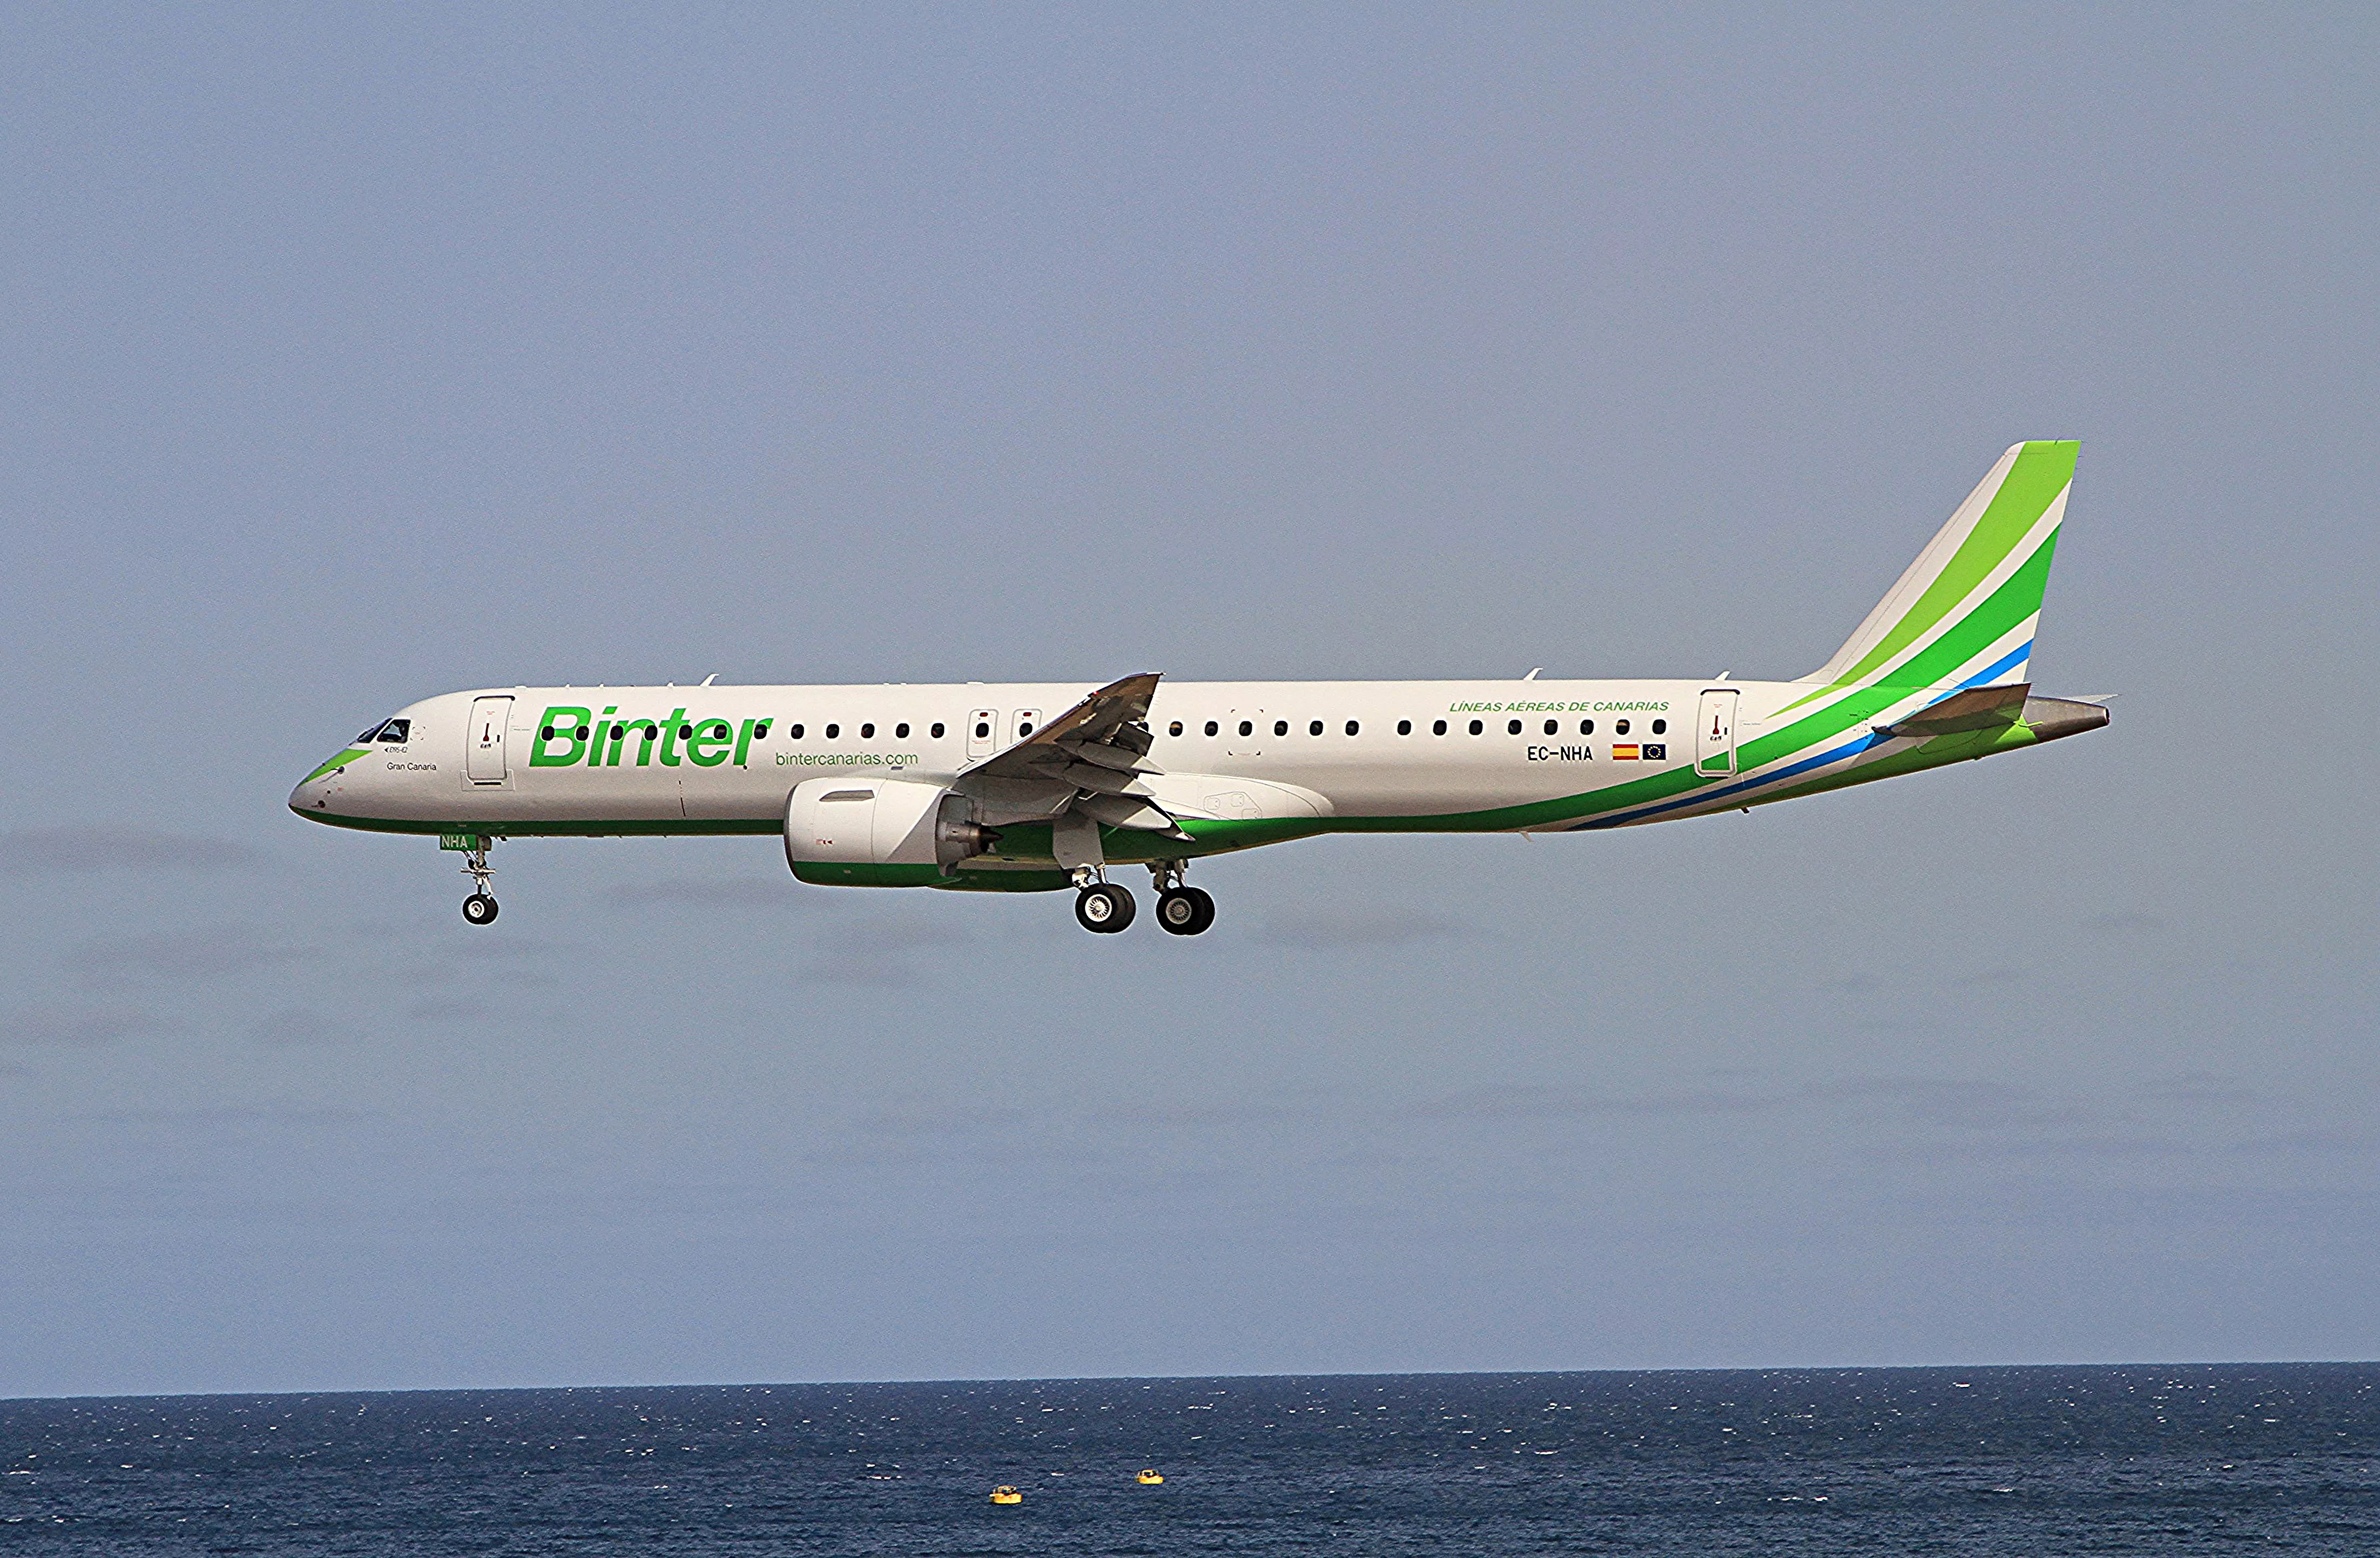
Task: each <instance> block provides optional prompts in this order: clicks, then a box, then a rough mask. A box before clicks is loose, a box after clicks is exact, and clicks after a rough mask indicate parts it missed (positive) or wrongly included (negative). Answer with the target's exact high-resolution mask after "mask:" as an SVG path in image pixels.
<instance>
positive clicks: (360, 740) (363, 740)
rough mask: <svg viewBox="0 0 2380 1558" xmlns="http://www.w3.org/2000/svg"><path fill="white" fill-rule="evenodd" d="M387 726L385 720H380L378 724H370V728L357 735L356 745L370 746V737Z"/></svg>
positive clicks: (376, 734)
mask: <svg viewBox="0 0 2380 1558" xmlns="http://www.w3.org/2000/svg"><path fill="white" fill-rule="evenodd" d="M387 728H388V722H387V721H386V720H383V721H381V722H380V724H376V725H374V726H372V727H371V728H370V730H367V731H365V732H364V733H363V734H362V735H361V736H357V737H356V745H357V746H358V747H369V746H370V745H371V740H372V737H373V736H378V735H379V734H380V733H381V732H382V731H383V730H386V729H387Z"/></svg>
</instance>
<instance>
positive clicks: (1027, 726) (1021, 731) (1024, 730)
mask: <svg viewBox="0 0 2380 1558" xmlns="http://www.w3.org/2000/svg"><path fill="white" fill-rule="evenodd" d="M1016 734H1017V735H1018V736H1030V735H1032V734H1033V722H1032V721H1031V720H1026V721H1025V722H1024V723H1023V724H1019V725H1018V726H1017V727H1016Z"/></svg>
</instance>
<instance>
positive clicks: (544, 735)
mask: <svg viewBox="0 0 2380 1558" xmlns="http://www.w3.org/2000/svg"><path fill="white" fill-rule="evenodd" d="M537 738H538V739H539V740H540V741H551V740H553V726H552V725H550V724H548V725H540V726H539V727H538V731H537Z"/></svg>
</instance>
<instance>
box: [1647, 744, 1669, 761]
mask: <svg viewBox="0 0 2380 1558" xmlns="http://www.w3.org/2000/svg"><path fill="white" fill-rule="evenodd" d="M1645 761H1646V762H1667V761H1670V744H1669V743H1668V742H1666V741H1647V742H1645Z"/></svg>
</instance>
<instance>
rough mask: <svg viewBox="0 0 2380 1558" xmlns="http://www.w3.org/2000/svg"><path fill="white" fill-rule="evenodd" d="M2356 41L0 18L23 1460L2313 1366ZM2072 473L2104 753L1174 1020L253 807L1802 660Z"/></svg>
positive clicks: (2362, 1324)
mask: <svg viewBox="0 0 2380 1558" xmlns="http://www.w3.org/2000/svg"><path fill="white" fill-rule="evenodd" d="M2375 60H2380V26H2375V23H2374V19H2373V17H2372V15H2371V13H2369V12H2368V11H2365V10H2362V9H2358V8H2349V7H2337V8H2325V7H2301V8H2295V9H2286V10H2280V11H2272V10H2259V11H2249V10H2244V9H2232V8H2222V7H2188V6H2139V7H2126V6H2090V7H2079V8H2071V9H2058V8H2038V9H2034V8H2019V9H2016V10H2010V9H2009V8H2006V7H1991V8H1982V7H1976V8H1970V9H1966V10H1958V11H1950V12H1948V13H1944V12H1940V11H1927V12H1924V13H1919V12H1913V11H1908V10H1904V9H1901V8H1897V7H1836V6H1775V7H1760V6H1729V7H1713V8H1689V9H1673V10H1668V11H1662V12H1658V13H1655V12H1649V11H1648V12H1639V11H1636V10H1633V9H1611V10H1595V9H1588V8H1584V7H1567V6H1562V7H1509V8H1495V7H1475V6H1466V7H1460V8H1445V9H1436V8H1418V7H1390V8H1366V9H1306V10H1298V11H1291V12H1283V11H1280V10H1277V9H1271V8H1263V7H1230V6H1225V7H1211V8H1205V9H1201V10H1198V11H1196V12H1182V13H1164V14H1157V13H1153V12H1149V11H1147V10H1144V9H1139V8H1130V7H1057V8H1050V7H1042V8H1033V9H1024V8H999V9H967V8H954V9H906V8H896V7H890V6H872V7H867V8H864V9H853V10H833V11H822V10H807V11H805V10H795V9H793V8H781V7H712V8H702V9H676V10H670V11H665V12H663V11H650V10H646V9H642V8H603V7H594V6H560V7H553V8H524V7H490V6H452V7H439V6H412V7H403V8H397V7H384V8H371V9H364V8H341V9H328V10H326V9H322V8H317V7H297V6H293V7H286V8H257V7H205V8H146V9H140V10H128V9H111V8H106V7H63V6H51V7H32V6H27V7H19V8H18V9H15V10H12V11H11V12H9V13H8V15H7V16H6V18H0V642H5V663H6V665H7V666H8V668H9V670H10V672H11V678H12V681H13V683H14V685H15V686H16V687H17V688H18V689H19V690H20V691H21V692H23V693H24V694H25V695H26V697H27V700H28V708H27V712H26V713H25V714H24V715H22V716H20V717H19V718H18V719H15V720H12V721H8V722H6V726H5V728H0V760H5V761H6V773H7V774H8V776H9V781H8V784H7V785H6V791H5V794H0V904H5V906H6V928H7V932H8V933H7V935H6V937H5V939H4V940H0V970H5V976H6V981H7V982H6V990H7V993H8V1000H7V1002H6V1005H5V1009H0V1176H5V1177H0V1184H5V1186H6V1191H7V1193H6V1195H5V1196H0V1243H5V1245H6V1248H8V1249H9V1250H10V1251H11V1254H10V1256H9V1258H8V1259H7V1260H6V1262H5V1263H0V1328H5V1333H6V1334H7V1335H8V1336H9V1338H10V1345H9V1346H8V1347H7V1348H6V1349H5V1350H4V1351H0V1394H55V1393H84V1392H130V1391H164V1390H251V1389H254V1390H262V1389H300V1388H317V1387H351V1388H371V1387H382V1386H414V1385H468V1384H515V1383H521V1384H527V1383H563V1382H628V1381H684V1382H694V1381H745V1380H808V1379H833V1378H889V1377H948V1376H972V1375H988V1374H1003V1375H1008V1374H1033V1375H1050V1374H1082V1373H1148V1372H1227V1371H1271V1370H1327V1369H1474V1368H1477V1369H1526V1368H1593V1367H1627V1366H1636V1365H1665V1366H1671V1365H1704V1364H1711V1365H1719V1364H1725V1365H1743V1364H1826V1363H1901V1362H1929V1361H1946V1362H1948V1361H1991V1360H2017V1361H2034V1360H2058V1359H2102V1360H2115V1359H2142V1358H2251V1357H2372V1356H2374V1340H2373V1336H2374V1326H2375V1323H2380V1300H2375V1298H2374V1294H2375V1293H2380V1281H2375V1278H2380V1258H2375V1255H2374V1251H2375V1250H2380V1205H2375V1200H2374V1191H2373V1188H2372V1187H2373V1184H2374V1168H2375V1166H2380V1164H2375V1158H2380V1131H2375V1128H2374V1125H2373V1112H2372V1108H2371V1101H2372V1098H2373V1095H2374V1084H2375V1082H2380V1062H2375V1060H2374V1045H2373V1043H2372V1037H2373V1026H2374V1025H2373V1022H2372V1019H2371V1016H2370V1006H2371V992H2372V990H2373V988H2374V955H2373V947H2374V930H2375V927H2374V906H2373V895H2372V893H2371V887H2370V881H2371V873H2372V866H2373V856H2374V822H2373V820H2372V807H2371V805H2370V801H2371V797H2372V782H2371V778H2370V775H2371V773H2372V772H2373V761H2374V751H2373V747H2374V742H2373V736H2372V721H2371V719H2370V717H2369V716H2368V714H2366V713H2365V712H2363V711H2362V703H2363V701H2364V699H2363V694H2362V687H2361V684H2360V674H2361V670H2362V667H2365V666H2368V665H2369V664H2370V663H2372V661H2373V659H2374V651H2375V639H2374V615H2373V612H2372V609H2371V604H2370V602H2371V596H2372V590H2373V581H2374V578H2375V575H2380V568H2376V567H2375V565H2380V555H2375V553H2380V543H2375V541H2374V526H2373V525H2372V523H2371V516H2370V506H2371V504H2372V501H2373V493H2374V492H2375V491H2380V469H2375V463H2376V462H2375V458H2374V454H2375V441H2374V433H2373V429H2372V418H2371V409H2370V408H2371V407H2372V406H2373V405H2374V403H2375V395H2374V391H2375V385H2374V363H2375V362H2380V349H2375V348H2380V340H2375V335H2380V306H2375V305H2380V296H2376V294H2380V286H2375V284H2374V277H2373V267H2372V265H2371V255H2372V254H2373V253H2374V251H2375V250H2380V231H2375V226H2380V222H2375V217H2374V206H2373V202H2372V201H2371V200H2370V198H2369V195H2370V190H2371V189H2373V188H2374V184H2375V174H2376V173H2380V168H2375V165H2374V164H2375V152H2376V151H2380V136H2375V131H2374V118H2373V116H2372V114H2371V108H2370V105H2371V103H2372V102H2373V101H2374V91H2375V87H2380V81H2375V74H2376V73H2380V70H2376V69H2375V66H2374V61H2375ZM2026 437H2078V438H2081V439H2082V440H2083V456H2082V464H2081V469H2080V474H2079V477H2078V480H2077V483H2076V486H2075V490H2074V497H2073V500H2072V504H2071V506H2070V511H2069V523H2068V525H2067V529H2066V534H2065V540H2064V542H2063V543H2062V545H2061V548H2060V553H2059V558H2058V570H2057V572H2056V574H2055V575H2054V576H2053V578H2052V579H2051V583H2050V591H2049V600H2048V604H2047V609H2046V613H2045V615H2044V618H2043V627H2042V632H2041V637H2040V640H2039V646H2038V649H2037V651H2036V653H2035V657H2034V663H2033V668H2034V676H2035V678H2036V680H2037V682H2038V683H2039V684H2040V685H2041V686H2042V688H2044V690H2046V691H2049V692H2065V693H2083V694H2101V693H2118V694H2120V695H2121V696H2120V697H2119V699H2118V700H2117V702H2116V705H2115V710H2116V718H2115V723H2114V724H2113V726H2112V727H2111V728H2110V729H2109V730H2108V731H2107V732H2106V733H2104V734H2101V735H2096V736H2092V737H2090V738H2088V739H2087V740H2078V741H2073V742H2070V743H2065V744H2062V745H2060V746H2058V747H2055V748H2051V749H2044V750H2041V751H2038V752H2034V753H2029V754H2024V755H2022V756H2019V757H2016V758H2012V759H2009V760H2006V761H1994V762H1990V763H1985V764H1976V765H1968V766H1963V767H1961V769H1960V770H1958V771H1956V772H1949V773H1937V774H1933V775H1930V776H1925V777H1922V778H1919V779H1916V780H1912V781H1906V782H1900V783H1895V784H1891V785H1883V786H1877V787H1873V788H1870V789H1866V790H1864V791H1859V792H1854V793H1852V794H1848V795H1840V796H1836V797H1826V798H1821V799H1817V800H1814V801H1810V802H1806V803H1803V804H1800V805H1796V806H1792V807H1787V808H1779V809H1768V810H1765V811H1761V812H1758V813H1755V814H1753V815H1751V816H1732V817H1728V818H1723V819H1715V820H1707V821H1701V822H1688V823H1683V824H1680V825H1677V826H1674V827H1662V828H1655V829H1649V830H1635V831H1630V832H1625V833H1621V834H1602V835H1597V836H1592V837H1584V838H1567V839H1552V840H1536V841H1524V840H1521V839H1517V838H1484V839H1348V840H1321V841H1314V842H1309V843H1305V844H1301V845H1296V846H1288V847H1284V848H1281V849H1278V850H1272V851H1268V852H1264V853H1262V854H1259V855H1255V856H1251V857H1248V858H1244V859H1239V860H1233V861H1229V862H1220V863H1217V864H1215V865H1213V866H1211V867H1209V868H1208V869H1207V870H1205V871H1204V872H1203V873H1202V875H1203V877H1204V880H1205V882H1206V884H1207V885H1208V887H1209V888H1210V889H1212V890H1213V891H1214V892H1215V893H1216V894H1217V895H1218V897H1219V900H1220V904H1221V908H1222V918H1221V919H1220V922H1219V924H1218V926H1217V929H1216V930H1215V931H1213V932H1212V933H1210V934H1209V935H1208V936H1206V937H1204V938H1201V939H1199V940H1197V941H1196V942H1177V941H1175V940H1173V939H1172V938H1167V937H1162V936H1159V935H1155V934H1144V933H1139V932H1135V933H1133V934H1130V935H1127V936H1124V937H1120V938H1115V939H1112V940H1111V939H1108V938H1092V937H1087V936H1085V935H1083V934H1082V933H1081V932H1080V931H1077V930H1076V929H1075V927H1074V925H1073V923H1072V921H1071V917H1070V916H1069V915H1068V913H1067V912H1066V904H1065V902H1064V900H1063V899H1062V898H1059V897H1047V898H1020V899H1017V900H1014V901H983V902H977V901H970V900H965V899H957V900H953V898H950V897H946V896H944V895H868V894H857V893H836V892H832V891H828V890H820V889H812V888H806V887H803V886H800V885H799V884H796V883H795V882H792V881H791V880H790V879H789V878H788V877H787V876H786V874H785V872H784V870H783V861H782V858H781V857H780V856H779V855H778V853H777V851H776V849H775V848H774V846H772V845H771V844H770V843H769V842H768V841H766V840H743V841H735V840H685V841H603V842H583V841H582V842H566V841H556V842H551V843H523V844H517V845H515V846H508V847H507V848H505V849H504V850H503V851H502V852H501V853H500V855H499V857H498V859H497V864H498V866H499V867H500V868H501V870H503V873H504V874H503V876H502V878H501V879H500V880H501V885H502V891H503V894H504V905H505V913H504V919H503V921H502V922H501V924H500V925H498V926H497V927H495V928H494V929H492V930H491V931H473V930H469V929H468V928H467V927H465V926H464V925H463V923H462V921H461V919H459V917H458V916H457V915H456V914H455V901H456V899H457V898H458V896H459V895H460V892H461V891H462V884H461V882H460V879H459V878H457V877H456V876H455V873H454V870H453V865H454V862H453V860H452V858H448V857H443V856H441V855H439V854H438V853H437V852H436V851H435V850H433V849H431V848H430V847H429V846H427V845H426V844H424V843H421V842H419V841H406V840H396V839H380V838H370V837H363V836H347V835H343V834H332V833H329V832H326V831H323V830H320V829H312V828H309V827H307V826H305V825H304V824H302V823H301V822H298V821H297V820H296V819H294V818H292V817H291V816H290V815H289V814H288V813H287V812H286V811H285V809H283V804H282V801H283V797H284V796H285V793H286V791H287V789H288V787H289V785H291V784H292V783H293V782H294V781H295V780H296V779H297V778H298V777H299V776H301V775H302V774H303V773H305V772H306V770H307V769H308V768H310V766H312V765H313V764H314V763H315V762H317V761H320V760H321V759H322V757H324V756H326V755H328V754H329V753H330V752H331V751H333V750H334V749H336V748H337V746H338V744H339V743H340V741H341V740H342V739H343V738H344V737H346V736H349V735H352V734H353V733H354V732H355V731H356V730H358V729H360V728H362V727H363V726H364V725H365V724H369V723H370V722H371V721H373V720H375V719H377V718H379V717H380V716H382V715H383V714H385V713H387V712H390V711H392V710H393V709H395V708H396V707H397V706H399V705H401V704H403V703H405V702H407V701H409V700H412V699H415V698H418V697H422V696H426V695H428V694H431V693H433V692H439V691H444V690H448V689H452V688H463V687H471V686H480V685H489V684H503V685H510V684H514V683H538V682H578V683H587V682H595V681H604V680H608V681H613V682H626V681H634V680H651V681H662V680H676V681H681V682H686V681H695V680H698V679H700V678H701V677H702V676H705V675H708V674H710V673H712V672H716V673H718V674H719V676H720V677H721V679H722V680H723V681H803V680H809V681H837V680H854V681H933V680H962V681H963V680H966V679H986V680H997V679H1003V678H1017V679H1027V678H1050V679H1073V680H1079V681H1082V682H1085V683H1087V684H1088V683H1095V682H1100V681H1105V680H1109V679H1111V678H1113V677H1115V676H1123V675H1126V674H1129V673H1132V672H1136V671H1143V670H1156V671H1161V672H1164V673H1166V674H1167V675H1169V676H1178V677H1187V678H1195V677H1205V676H1212V677H1230V678H1242V677H1309V676H1310V677H1342V676H1383V677H1395V676H1498V675H1517V674H1520V673H1522V672H1524V671H1526V670H1528V669H1529V668H1530V667H1532V666H1537V665H1542V666H1545V667H1546V668H1547V674H1548V675H1549V676H1601V675H1636V674H1645V675H1678V676H1706V675H1709V674H1712V673H1715V672H1717V671H1718V670H1720V669H1722V668H1725V669H1730V670H1732V671H1733V672H1734V674H1735V675H1737V676H1792V675H1796V674H1799V673H1802V672H1804V671H1806V670H1808V669H1810V668H1811V667H1813V666H1815V665H1816V664H1817V663H1819V662H1821V661H1822V660H1824V659H1825V658H1826V656H1827V655H1828V653H1829V652H1830V651H1832V650H1833V648H1834V647H1835V645H1836V644H1837V643H1838V642H1840V639H1842V637H1843V636H1844V635H1845V634H1846V633H1848V632H1849V631H1850V629H1851V627H1852V626H1853V625H1854V624H1855V623H1856V622H1857V621H1858V619H1859V618H1860V616H1861V615H1863V614H1864V612H1865V611H1866V609H1867V608H1868V606H1869V605H1870V604H1872V603H1873V602H1874V601H1875V600H1876V597H1877V596H1878V595H1880V594H1881V593H1882V592H1883V590H1884V589H1885V588H1886V586H1888V584H1889V583H1890V582H1891V580H1892V578H1894V576H1895V575H1896V574H1897V573H1898V571H1899V570H1900V567H1901V566H1903V565H1904V564H1905V563H1906V562H1907V561H1908V559H1909V558H1910V557H1911V556H1912V555H1913V554H1914V553H1915V551H1916V549H1917V547H1918V546H1919V545H1920V544H1922V543H1923V542H1924V540H1925V537H1926V536H1927V535H1928V534H1929V533H1930V532H1931V531H1932V529H1934V528H1935V527H1936V526H1937V525H1938V524H1939V523H1940V521H1941V519H1942V517H1944V516H1945V515H1947V514H1948V512H1949V509H1950V507H1951V506H1952V505H1954V504H1955V503H1956V502H1957V501H1958V499H1959V498H1960V497H1961V495H1962V494H1963V493H1965V492H1966V490H1967V489H1968V487H1969V486H1970V485H1972V484H1973V481H1975V480H1976V478H1977V477H1979V476H1980V475H1981V474H1982V472H1983V471H1984V469H1985V468H1986V467H1987V466H1988V465H1989V464H1990V462H1991V461H1992V459H1993V458H1994V457H1995V456H1997V455H1998V452H1999V451H2000V450H2001V449H2002V448H2004V447H2005V446H2006V445H2007V444H2010V443H2011V442H2013V441H2015V440H2017V439H2020V438H2026Z"/></svg>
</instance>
